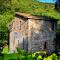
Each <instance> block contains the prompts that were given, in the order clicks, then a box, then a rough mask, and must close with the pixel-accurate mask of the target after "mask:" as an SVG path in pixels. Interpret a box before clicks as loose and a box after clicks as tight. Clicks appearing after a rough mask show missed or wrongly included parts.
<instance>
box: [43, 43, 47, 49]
mask: <svg viewBox="0 0 60 60" xmlns="http://www.w3.org/2000/svg"><path fill="white" fill-rule="evenodd" d="M44 49H45V50H46V49H47V42H44Z"/></svg>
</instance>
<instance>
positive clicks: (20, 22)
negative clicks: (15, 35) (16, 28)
mask: <svg viewBox="0 0 60 60" xmlns="http://www.w3.org/2000/svg"><path fill="white" fill-rule="evenodd" d="M20 30H21V21H20Z"/></svg>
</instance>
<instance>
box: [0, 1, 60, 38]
mask: <svg viewBox="0 0 60 60" xmlns="http://www.w3.org/2000/svg"><path fill="white" fill-rule="evenodd" d="M54 8H55V7H54V4H50V3H49V4H48V3H41V2H38V1H37V0H0V32H5V33H8V28H7V24H8V23H9V22H10V21H11V20H12V18H13V17H14V16H15V12H24V13H30V14H32V15H38V16H49V17H53V18H55V19H59V20H60V13H59V12H57V11H55V10H54ZM5 35H6V36H5V38H7V34H5Z"/></svg>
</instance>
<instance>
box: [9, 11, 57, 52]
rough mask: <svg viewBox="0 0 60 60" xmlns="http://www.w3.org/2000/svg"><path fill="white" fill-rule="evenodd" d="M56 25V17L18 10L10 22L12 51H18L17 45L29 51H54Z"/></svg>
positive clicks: (10, 47)
mask: <svg viewBox="0 0 60 60" xmlns="http://www.w3.org/2000/svg"><path fill="white" fill-rule="evenodd" d="M56 25H57V21H56V19H53V18H48V17H44V16H40V17H38V16H32V15H30V14H26V13H19V12H17V13H16V16H15V17H14V19H13V20H12V21H11V22H10V24H9V30H10V38H9V50H10V52H11V53H13V52H16V48H17V47H19V48H20V49H24V50H25V51H29V52H35V51H38V50H40V51H43V50H46V51H47V52H53V51H54V49H55V43H54V39H55V38H56V36H55V34H56V33H55V30H56Z"/></svg>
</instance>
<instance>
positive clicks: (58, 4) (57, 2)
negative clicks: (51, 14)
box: [55, 0, 60, 11]
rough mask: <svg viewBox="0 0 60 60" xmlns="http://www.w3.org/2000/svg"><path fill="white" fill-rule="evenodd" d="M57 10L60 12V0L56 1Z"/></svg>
mask: <svg viewBox="0 0 60 60" xmlns="http://www.w3.org/2000/svg"><path fill="white" fill-rule="evenodd" d="M55 9H56V10H58V11H60V0H56V2H55Z"/></svg>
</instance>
